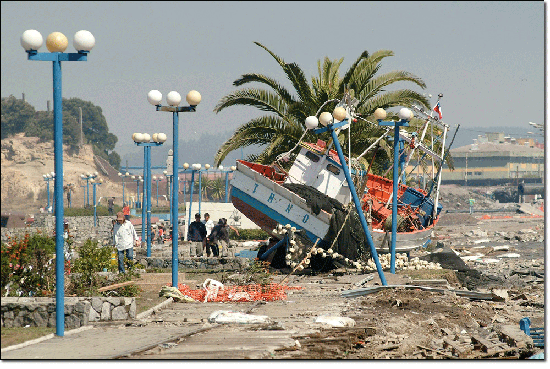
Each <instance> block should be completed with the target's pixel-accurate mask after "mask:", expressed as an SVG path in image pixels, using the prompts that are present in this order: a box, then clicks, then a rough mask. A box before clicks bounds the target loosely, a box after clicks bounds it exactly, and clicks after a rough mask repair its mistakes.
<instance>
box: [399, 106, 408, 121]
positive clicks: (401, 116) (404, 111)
mask: <svg viewBox="0 0 550 369" xmlns="http://www.w3.org/2000/svg"><path fill="white" fill-rule="evenodd" d="M397 116H398V117H399V119H403V120H408V119H410V117H411V111H410V110H409V109H407V108H402V109H401V110H399V113H397Z"/></svg>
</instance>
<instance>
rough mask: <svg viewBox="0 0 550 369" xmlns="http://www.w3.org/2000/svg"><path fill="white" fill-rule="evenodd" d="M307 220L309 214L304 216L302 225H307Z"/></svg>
mask: <svg viewBox="0 0 550 369" xmlns="http://www.w3.org/2000/svg"><path fill="white" fill-rule="evenodd" d="M308 220H309V214H306V215H304V219H302V223H307V221H308Z"/></svg>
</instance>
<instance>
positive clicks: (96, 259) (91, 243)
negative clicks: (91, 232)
mask: <svg viewBox="0 0 550 369" xmlns="http://www.w3.org/2000/svg"><path fill="white" fill-rule="evenodd" d="M113 250H114V249H113V248H111V247H101V246H100V245H99V242H98V241H95V240H92V239H88V240H86V242H85V243H84V245H82V246H81V247H80V248H79V249H78V254H79V257H78V258H77V259H76V260H75V261H74V266H73V268H72V270H71V271H72V272H73V273H76V275H74V276H72V277H71V282H72V283H71V287H70V291H71V292H72V293H73V294H77V295H79V296H91V295H92V294H93V292H94V291H95V290H97V288H99V287H101V285H102V283H101V282H102V281H101V278H100V277H99V276H98V275H97V272H101V271H103V269H104V268H106V269H107V270H110V271H115V270H116V266H115V265H112V264H111V253H112V251H113Z"/></svg>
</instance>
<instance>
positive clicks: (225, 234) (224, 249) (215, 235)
mask: <svg viewBox="0 0 550 369" xmlns="http://www.w3.org/2000/svg"><path fill="white" fill-rule="evenodd" d="M230 229H232V230H234V231H235V232H236V233H237V235H239V230H238V229H236V228H235V227H233V226H230V225H229V224H227V219H225V218H221V219H220V220H218V224H217V225H216V226H215V227H214V229H212V234H211V237H210V238H211V239H213V240H216V243H217V247H218V253H219V254H221V256H222V257H228V256H230V255H229V230H230Z"/></svg>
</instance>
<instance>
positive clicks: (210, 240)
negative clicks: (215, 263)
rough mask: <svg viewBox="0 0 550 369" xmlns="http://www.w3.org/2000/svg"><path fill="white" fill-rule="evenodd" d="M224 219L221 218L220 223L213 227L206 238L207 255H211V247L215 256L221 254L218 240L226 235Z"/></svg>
mask: <svg viewBox="0 0 550 369" xmlns="http://www.w3.org/2000/svg"><path fill="white" fill-rule="evenodd" d="M222 228H223V220H222V219H220V220H219V221H218V224H216V225H215V226H214V228H212V231H211V232H210V235H208V237H207V238H206V255H208V256H210V249H212V254H213V255H214V256H215V257H219V256H220V249H219V247H218V240H219V239H220V238H221V237H224V236H225V235H223V234H222Z"/></svg>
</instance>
